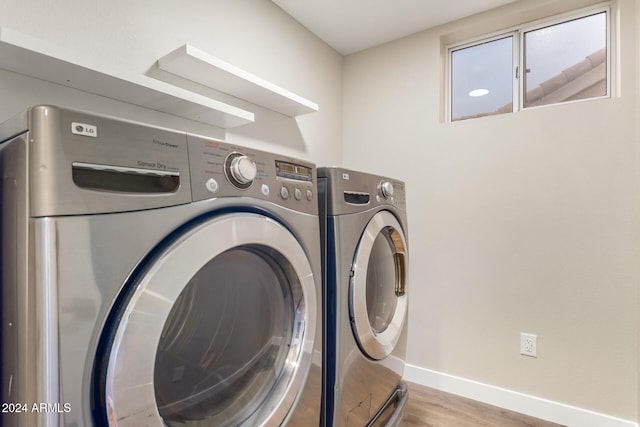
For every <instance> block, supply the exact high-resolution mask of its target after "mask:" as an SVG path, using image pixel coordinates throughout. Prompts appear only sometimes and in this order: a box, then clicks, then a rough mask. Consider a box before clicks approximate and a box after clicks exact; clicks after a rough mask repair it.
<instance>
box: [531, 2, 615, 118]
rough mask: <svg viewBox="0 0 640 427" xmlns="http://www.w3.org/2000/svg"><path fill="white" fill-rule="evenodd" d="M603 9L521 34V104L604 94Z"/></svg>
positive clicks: (605, 77) (605, 25) (604, 33)
mask: <svg viewBox="0 0 640 427" xmlns="http://www.w3.org/2000/svg"><path fill="white" fill-rule="evenodd" d="M606 16H607V15H606V12H601V13H598V14H596V15H591V16H587V17H585V18H579V19H575V20H572V21H568V22H563V23H561V24H557V25H552V26H549V27H545V28H541V29H538V30H533V31H528V32H526V33H525V34H524V48H525V69H526V73H524V85H525V86H524V92H525V99H524V106H525V107H533V106H536V105H545V104H554V103H559V102H565V101H573V100H578V99H585V98H593V97H598V96H605V95H607V63H606V62H607V61H606V57H607V55H606V47H607V31H606V27H607V19H606Z"/></svg>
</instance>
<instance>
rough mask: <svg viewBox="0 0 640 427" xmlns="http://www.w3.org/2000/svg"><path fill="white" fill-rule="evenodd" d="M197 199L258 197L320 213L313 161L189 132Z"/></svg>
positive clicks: (298, 209)
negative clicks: (318, 210)
mask: <svg viewBox="0 0 640 427" xmlns="http://www.w3.org/2000/svg"><path fill="white" fill-rule="evenodd" d="M187 141H188V149H189V164H190V170H191V191H192V193H193V200H194V201H196V200H204V199H211V198H217V197H238V196H246V197H255V198H260V199H265V200H269V201H271V202H273V203H277V204H279V205H282V206H286V207H289V208H291V209H295V210H297V211H302V212H309V213H314V214H315V213H317V209H318V208H317V200H316V193H317V191H316V189H317V187H316V176H317V175H316V167H315V165H314V164H313V163H310V162H307V161H304V160H299V159H294V158H290V157H287V156H280V155H276V154H273V153H267V152H263V151H259V150H254V149H250V148H246V147H241V146H237V145H234V144H229V143H227V142H225V141H220V140H216V139H212V138H206V137H202V136H196V135H191V134H187Z"/></svg>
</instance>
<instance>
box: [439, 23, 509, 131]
mask: <svg viewBox="0 0 640 427" xmlns="http://www.w3.org/2000/svg"><path fill="white" fill-rule="evenodd" d="M512 69H513V37H511V36H509V37H506V38H503V39H499V40H495V41H491V42H487V43H482V44H479V45H475V46H471V47H467V48H464V49H460V50H456V51H453V52H452V53H451V120H463V119H468V118H472V117H480V116H488V115H492V114H502V113H510V112H512V111H513V77H512Z"/></svg>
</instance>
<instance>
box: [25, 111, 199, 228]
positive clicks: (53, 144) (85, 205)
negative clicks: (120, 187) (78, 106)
mask: <svg viewBox="0 0 640 427" xmlns="http://www.w3.org/2000/svg"><path fill="white" fill-rule="evenodd" d="M80 124H82V125H83V126H95V128H96V131H95V136H87V135H86V134H82V133H74V129H75V127H77V126H80ZM28 143H29V149H30V159H29V174H30V185H29V191H30V205H31V206H30V209H31V212H30V214H31V216H37V217H42V216H57V215H77V214H86V213H94V214H95V213H103V212H123V211H132V210H138V209H150V208H155V207H162V206H171V205H176V204H181V203H187V202H189V201H190V200H191V185H190V180H189V159H188V155H187V141H186V134H185V133H184V132H177V131H172V130H168V129H162V128H157V127H152V126H145V125H141V124H138V123H133V122H126V121H123V120H119V119H114V118H108V117H103V116H95V115H89V114H86V113H82V112H77V111H72V110H65V109H61V108H58V107H51V106H38V107H33V108H31V109H30V110H29V134H28ZM74 162H76V163H89V164H99V165H104V166H105V168H106V169H108V168H109V167H113V168H112V169H113V170H116V169H117V168H119V167H120V168H122V167H124V168H138V169H148V170H149V171H150V172H153V171H169V172H175V173H178V174H179V175H180V177H181V179H180V187H179V188H178V189H177V191H175V192H167V193H150V194H145V193H144V191H140V192H136V193H131V192H125V191H101V189H90V188H81V187H79V186H78V185H76V184H75V183H74V180H73V167H72V164H73V163H74Z"/></svg>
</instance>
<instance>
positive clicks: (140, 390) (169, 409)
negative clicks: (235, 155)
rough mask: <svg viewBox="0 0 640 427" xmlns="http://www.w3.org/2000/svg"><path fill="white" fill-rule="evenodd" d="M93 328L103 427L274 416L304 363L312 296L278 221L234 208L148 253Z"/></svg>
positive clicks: (307, 273) (311, 284)
mask: <svg viewBox="0 0 640 427" xmlns="http://www.w3.org/2000/svg"><path fill="white" fill-rule="evenodd" d="M129 288H130V292H129V294H127V295H125V296H124V298H123V299H122V302H121V303H119V304H116V307H119V308H118V309H117V310H116V311H114V313H115V314H114V315H112V316H111V317H110V319H112V321H113V325H112V327H111V329H106V330H105V332H104V333H103V336H102V341H101V342H102V344H101V347H104V349H105V356H104V357H103V358H98V364H97V365H96V369H95V371H96V375H95V378H96V380H94V384H95V387H96V389H97V391H96V396H95V397H94V400H95V401H96V406H97V408H98V409H97V410H96V411H95V412H97V413H98V414H99V415H98V416H100V414H102V415H101V416H102V418H103V420H102V421H103V422H104V423H106V424H108V425H112V426H115V425H118V426H122V425H131V426H139V425H154V426H155V425H168V426H176V427H177V426H180V427H183V426H184V427H189V426H191V427H208V426H237V425H247V426H248V425H263V424H269V425H271V424H273V425H280V424H282V423H283V422H284V421H285V420H286V417H287V415H288V414H289V413H290V411H291V408H292V406H293V405H294V404H295V403H296V402H297V400H298V395H299V394H300V393H301V391H302V389H303V387H304V381H305V379H306V377H307V374H308V372H309V369H310V366H311V357H312V352H313V348H314V340H315V331H316V316H317V313H318V311H317V301H316V284H315V278H314V275H313V271H312V268H311V264H310V263H309V260H308V259H307V256H306V253H305V252H304V250H303V248H302V247H301V245H300V243H299V242H298V241H297V240H296V238H295V236H293V234H291V232H290V231H289V230H287V229H286V228H285V227H284V226H282V225H280V224H279V223H277V222H275V221H273V220H270V219H268V218H265V217H264V216H260V215H256V214H249V213H236V214H229V215H224V216H221V217H217V218H213V219H211V220H209V221H208V222H205V223H203V224H200V225H197V226H194V227H193V228H191V229H188V230H187V231H185V232H184V233H183V234H181V235H180V236H179V237H177V238H176V239H174V240H172V241H171V242H169V243H168V244H167V245H166V246H165V247H164V248H161V249H159V250H158V251H157V253H156V254H155V255H153V256H152V257H150V259H149V260H148V262H147V263H146V264H145V265H144V266H143V267H141V268H140V273H139V274H137V275H136V276H135V277H133V278H132V279H131V282H130V283H129Z"/></svg>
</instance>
